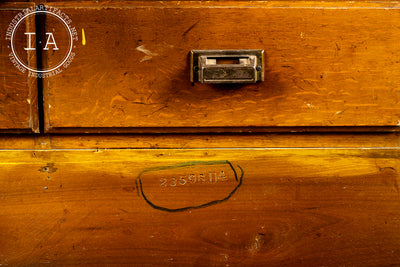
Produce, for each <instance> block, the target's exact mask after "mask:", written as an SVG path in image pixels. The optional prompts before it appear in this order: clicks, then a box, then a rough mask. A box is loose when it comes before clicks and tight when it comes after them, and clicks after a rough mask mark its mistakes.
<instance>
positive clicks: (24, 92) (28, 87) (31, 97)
mask: <svg viewBox="0 0 400 267" xmlns="http://www.w3.org/2000/svg"><path fill="white" fill-rule="evenodd" d="M32 5H33V4H28V3H26V4H23V3H9V4H4V3H3V4H0V13H1V20H0V31H1V32H3V33H4V34H6V32H7V29H8V27H9V24H10V23H11V21H12V20H13V18H14V16H16V15H17V14H18V13H19V12H21V11H22V10H23V9H25V8H28V7H31V6H32ZM24 27H26V32H35V21H34V18H33V17H30V18H29V19H28V20H27V23H26V25H25V26H24ZM15 46H16V47H20V48H23V47H26V46H27V40H26V39H25V36H24V38H19V37H18V38H17V39H16V40H15ZM0 51H1V54H0V76H1V77H2V78H1V82H0V132H3V133H4V132H9V133H10V132H38V131H39V126H38V110H37V109H38V107H37V84H36V79H35V78H32V77H28V71H27V70H26V69H23V71H24V72H22V71H20V70H18V69H17V68H16V67H14V65H13V63H12V62H11V60H10V53H11V49H10V41H8V40H6V39H5V38H2V39H1V41H0ZM35 53H36V52H35V51H27V52H26V53H22V54H21V57H22V60H24V61H25V62H28V64H29V66H36V54H35Z"/></svg>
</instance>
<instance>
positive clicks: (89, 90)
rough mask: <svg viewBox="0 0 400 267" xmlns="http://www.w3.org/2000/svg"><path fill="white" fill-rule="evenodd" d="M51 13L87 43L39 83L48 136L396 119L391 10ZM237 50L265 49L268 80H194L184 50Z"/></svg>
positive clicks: (317, 7)
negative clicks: (242, 82) (57, 72)
mask: <svg viewBox="0 0 400 267" xmlns="http://www.w3.org/2000/svg"><path fill="white" fill-rule="evenodd" d="M56 6H57V7H60V8H62V9H63V11H64V12H65V13H66V14H68V15H69V16H70V17H71V18H72V20H73V23H74V26H75V27H76V28H77V29H78V32H79V34H81V32H82V29H84V32H85V39H86V43H85V45H82V44H81V40H80V41H79V43H78V44H77V47H76V50H75V52H76V57H75V59H74V61H73V63H72V64H71V65H70V66H69V67H68V69H67V70H66V71H64V72H63V73H61V74H60V75H57V76H54V77H50V78H48V79H47V81H46V83H45V109H46V116H47V117H46V123H47V130H48V131H54V132H56V131H58V132H63V131H64V132H65V131H71V130H73V131H75V132H79V131H81V132H83V131H85V132H86V131H96V132H107V131H108V132H109V131H113V130H114V129H115V131H119V132H124V131H132V129H133V130H134V129H140V130H141V131H143V128H144V129H146V127H173V128H175V127H200V128H204V127H206V128H207V127H208V129H211V130H212V128H213V127H227V128H229V127H235V129H237V128H238V127H255V131H257V127H282V126H284V127H298V126H303V127H305V126H315V127H326V126H393V127H396V125H398V123H399V118H400V109H399V105H398V103H399V88H398V81H399V80H400V76H399V73H400V72H399V71H398V70H399V60H400V54H399V49H398V48H399V46H398V40H399V38H400V31H399V27H400V19H399V14H400V13H399V12H398V6H397V4H396V3H383V2H381V3H380V2H377V3H362V2H340V3H339V2H327V3H325V2H279V1H278V2H251V3H248V2H206V3H201V2H131V3H125V4H123V5H118V4H113V3H103V5H101V6H97V7H95V6H93V4H91V3H80V4H78V3H61V4H59V5H56ZM389 25H390V26H389ZM51 26H52V25H48V27H51ZM398 26H399V27H398ZM80 37H81V35H80ZM243 48H247V49H264V50H265V54H266V70H265V82H263V83H260V84H253V85H246V86H240V87H230V86H212V85H203V84H199V83H195V84H194V85H191V84H190V82H189V59H188V54H189V51H190V50H192V49H243ZM48 62H50V63H51V62H52V56H51V55H49V57H48ZM66 88H68V89H66ZM173 128H172V129H173ZM107 129H108V130H107ZM147 129H148V128H147ZM164 129H165V128H162V131H164ZM274 129H275V130H277V128H274ZM152 130H153V131H158V130H157V129H152ZM270 130H271V129H270Z"/></svg>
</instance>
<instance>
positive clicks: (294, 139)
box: [0, 133, 400, 150]
mask: <svg viewBox="0 0 400 267" xmlns="http://www.w3.org/2000/svg"><path fill="white" fill-rule="evenodd" d="M399 142H400V138H399V135H398V133H352V134H349V133H341V134H337V133H324V134H319V133H290V134H289V133H284V134H218V135H210V134H163V135H159V134H152V135H143V134H114V135H93V134H90V135H54V134H52V135H41V136H3V137H1V138H0V149H41V150H42V149H46V150H48V149H99V150H102V149H110V148H111V149H115V148H121V149H126V148H154V149H160V148H180V149H182V148H186V149H190V148H227V147H235V148H288V147H296V148H363V147H374V148H399V147H400V145H399Z"/></svg>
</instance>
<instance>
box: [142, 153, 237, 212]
mask: <svg viewBox="0 0 400 267" xmlns="http://www.w3.org/2000/svg"><path fill="white" fill-rule="evenodd" d="M217 164H228V165H229V167H230V168H231V169H232V171H233V173H234V174H235V180H236V182H237V183H238V184H237V186H236V187H235V188H234V189H233V190H232V192H230V193H229V194H228V196H226V197H225V198H223V199H217V200H213V201H210V202H207V203H204V204H201V205H197V206H187V207H183V208H176V209H171V208H166V207H162V206H158V205H155V204H154V203H152V202H151V201H150V200H149V199H148V198H147V197H146V195H145V194H144V191H143V186H142V180H141V176H142V175H143V174H144V173H146V172H151V171H162V170H168V169H177V168H183V167H188V166H195V165H217ZM237 167H238V168H239V169H240V171H241V174H240V177H238V175H237V173H236V170H235V168H234V167H233V165H232V164H231V163H230V162H229V161H228V160H214V161H188V162H183V163H178V164H174V165H168V166H159V167H151V168H147V169H144V170H143V171H141V172H140V173H139V175H138V178H137V179H136V181H135V182H136V183H139V187H136V188H137V191H138V194H139V189H140V193H141V195H142V196H143V198H144V200H145V201H146V202H147V204H149V205H150V206H151V207H153V208H154V209H158V210H162V211H167V212H179V211H185V210H191V209H200V208H205V207H208V206H211V205H215V204H219V203H222V202H224V201H226V200H228V199H229V198H230V197H231V196H232V195H233V194H234V193H235V192H236V191H237V190H238V188H239V187H240V186H241V185H242V181H243V175H244V171H243V169H242V168H241V167H240V166H239V165H237Z"/></svg>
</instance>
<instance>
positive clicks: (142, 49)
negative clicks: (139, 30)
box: [136, 45, 158, 62]
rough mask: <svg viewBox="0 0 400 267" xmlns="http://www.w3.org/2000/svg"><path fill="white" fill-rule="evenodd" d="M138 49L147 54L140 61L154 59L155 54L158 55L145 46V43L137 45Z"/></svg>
mask: <svg viewBox="0 0 400 267" xmlns="http://www.w3.org/2000/svg"><path fill="white" fill-rule="evenodd" d="M136 50H137V51H140V52H142V53H144V54H146V55H145V56H144V57H143V58H142V59H141V60H140V62H143V61H147V60H150V59H152V58H153V57H154V56H158V54H157V53H153V52H151V51H150V50H148V49H146V48H144V45H140V46H138V47H136Z"/></svg>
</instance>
